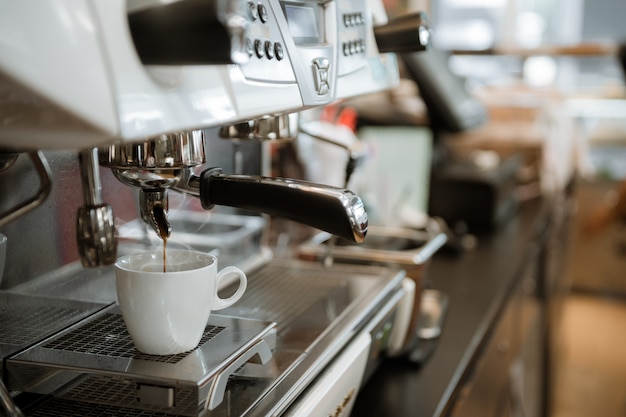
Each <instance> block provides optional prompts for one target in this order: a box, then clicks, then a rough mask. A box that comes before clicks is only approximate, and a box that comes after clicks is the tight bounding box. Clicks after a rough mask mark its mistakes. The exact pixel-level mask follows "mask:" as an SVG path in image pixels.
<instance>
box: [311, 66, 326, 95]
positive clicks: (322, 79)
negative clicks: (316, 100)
mask: <svg viewBox="0 0 626 417" xmlns="http://www.w3.org/2000/svg"><path fill="white" fill-rule="evenodd" d="M329 69H330V61H329V60H328V59H327V58H315V59H314V60H313V75H314V78H315V89H316V91H317V94H319V95H320V96H323V95H325V94H328V92H329V91H330V86H329V84H328V71H329Z"/></svg>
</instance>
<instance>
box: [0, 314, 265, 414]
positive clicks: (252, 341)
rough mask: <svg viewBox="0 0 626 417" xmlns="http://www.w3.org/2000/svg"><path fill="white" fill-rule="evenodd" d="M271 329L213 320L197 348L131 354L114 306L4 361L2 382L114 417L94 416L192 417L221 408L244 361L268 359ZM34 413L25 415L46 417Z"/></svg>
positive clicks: (258, 323)
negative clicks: (171, 352)
mask: <svg viewBox="0 0 626 417" xmlns="http://www.w3.org/2000/svg"><path fill="white" fill-rule="evenodd" d="M275 327H276V325H275V323H268V322H262V321H257V320H248V319H240V318H234V317H227V316H220V315H217V314H212V315H211V316H210V318H209V323H208V325H207V327H206V329H205V332H204V334H203V337H202V339H201V341H200V344H199V346H198V348H196V349H194V350H192V351H190V352H186V353H183V354H178V355H164V356H158V355H147V354H143V353H141V352H139V351H137V350H136V349H135V347H134V345H133V342H132V340H131V338H130V335H129V334H128V332H127V331H126V326H125V324H124V320H123V318H122V316H121V314H120V312H119V308H118V307H117V306H111V307H110V308H108V309H106V310H104V311H103V312H101V313H99V314H97V315H95V316H93V317H91V318H89V319H87V320H85V321H83V322H80V323H78V324H76V325H74V326H72V327H70V328H68V329H67V330H65V331H63V332H61V333H59V334H57V335H55V336H54V337H52V338H49V339H47V340H44V341H43V342H41V343H39V344H38V345H36V346H34V347H32V348H30V349H28V350H26V351H24V352H22V353H19V354H17V355H15V356H13V357H11V358H9V359H8V360H7V363H6V369H7V370H8V377H9V378H8V384H9V387H10V389H12V390H16V391H25V392H31V393H39V394H54V395H55V397H56V398H55V401H57V402H68V403H78V404H80V406H81V407H82V406H83V404H91V405H90V407H92V408H93V410H94V412H96V410H97V409H100V408H102V409H105V408H107V407H109V406H110V407H112V408H115V409H116V410H118V409H119V410H118V411H119V412H120V414H111V413H108V414H107V413H105V414H95V415H106V416H109V415H111V416H113V415H115V416H117V415H120V416H124V415H128V416H133V415H142V416H144V415H150V414H137V413H135V412H134V411H133V410H142V412H143V413H145V412H146V411H155V412H159V413H160V414H154V415H159V416H170V415H185V416H198V415H200V414H202V413H204V412H206V411H207V410H212V409H214V408H216V407H217V406H218V405H219V404H220V403H221V402H222V400H223V397H224V392H225V390H226V384H227V383H228V380H229V378H230V376H231V375H232V374H233V373H235V372H236V371H237V370H238V369H239V368H241V367H242V366H243V365H245V364H246V363H248V362H249V361H250V360H253V361H256V362H257V363H258V362H260V363H267V362H268V361H270V360H271V358H272V351H271V349H272V348H273V347H274V346H275V339H276V331H275ZM46 404H49V403H46ZM94 404H95V405H98V407H95V408H94ZM46 406H47V405H44V408H45V407H46ZM59 407H60V405H59V404H56V405H55V409H59ZM126 408H128V409H130V411H128V413H127V414H125V411H124V410H125V409H126ZM40 412H41V409H38V410H37V411H36V412H34V413H32V414H30V415H44V414H37V413H40ZM164 413H165V414H164ZM45 415H47V416H50V415H54V414H49V413H47V414H45ZM81 415H82V414H81Z"/></svg>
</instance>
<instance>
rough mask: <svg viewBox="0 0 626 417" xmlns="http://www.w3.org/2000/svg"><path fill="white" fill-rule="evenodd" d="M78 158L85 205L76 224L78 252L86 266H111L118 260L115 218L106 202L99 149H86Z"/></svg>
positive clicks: (80, 210)
mask: <svg viewBox="0 0 626 417" xmlns="http://www.w3.org/2000/svg"><path fill="white" fill-rule="evenodd" d="M78 156H79V161H80V169H81V174H82V175H81V179H82V187H83V200H84V202H85V204H84V205H83V206H82V207H80V208H79V209H78V216H77V222H76V240H77V243H78V252H79V254H80V258H81V261H82V264H83V266H86V267H94V266H101V265H111V264H112V263H114V262H115V259H116V257H117V237H116V236H115V216H114V215H113V209H112V208H111V206H109V205H108V204H105V203H103V201H102V184H101V182H100V173H99V165H98V150H97V149H95V148H94V149H88V150H83V151H81V152H80V153H79V155H78Z"/></svg>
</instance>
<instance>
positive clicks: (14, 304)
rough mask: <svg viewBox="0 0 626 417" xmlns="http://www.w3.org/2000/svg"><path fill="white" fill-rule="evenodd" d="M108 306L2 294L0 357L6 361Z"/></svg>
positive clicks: (16, 294) (0, 299) (14, 293)
mask: <svg viewBox="0 0 626 417" xmlns="http://www.w3.org/2000/svg"><path fill="white" fill-rule="evenodd" d="M106 305H107V304H102V303H92V302H82V301H76V300H67V299H63V298H53V297H46V296H42V295H34V294H22V293H17V292H9V291H5V292H0V357H2V358H6V357H8V356H10V355H11V354H14V353H16V352H17V351H19V350H21V349H24V348H25V347H27V346H29V345H32V344H34V343H36V342H38V341H40V340H42V339H44V338H45V337H48V336H50V335H52V334H54V333H56V332H58V331H60V330H62V329H64V328H65V327H67V326H70V325H72V324H74V323H75V322H77V321H78V320H80V319H82V318H85V317H87V316H89V315H90V314H93V313H95V312H97V311H98V310H101V309H102V308H104V307H106ZM3 364H4V362H3Z"/></svg>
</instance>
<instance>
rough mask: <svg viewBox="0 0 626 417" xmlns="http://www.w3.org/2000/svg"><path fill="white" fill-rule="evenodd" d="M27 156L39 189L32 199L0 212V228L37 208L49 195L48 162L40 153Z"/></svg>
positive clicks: (34, 152) (30, 153)
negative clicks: (37, 180) (37, 179)
mask: <svg viewBox="0 0 626 417" xmlns="http://www.w3.org/2000/svg"><path fill="white" fill-rule="evenodd" d="M28 155H29V157H30V159H31V161H32V164H33V166H34V167H35V170H36V171H37V175H38V176H39V189H38V190H37V192H36V193H35V194H33V195H32V197H30V198H28V199H26V200H25V201H23V202H21V203H19V204H17V205H15V206H13V207H11V208H9V209H7V210H5V211H4V212H1V213H0V227H2V226H4V225H6V224H7V223H10V222H12V221H13V220H15V219H17V218H18V217H20V216H23V215H24V214H26V213H28V212H29V211H31V210H33V209H35V208H37V207H39V206H40V205H41V204H42V203H43V202H44V201H45V200H46V198H47V197H48V195H49V194H50V187H51V179H50V177H51V174H50V167H49V166H48V161H46V158H45V157H44V155H43V153H42V152H40V151H33V152H29V154H28Z"/></svg>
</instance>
